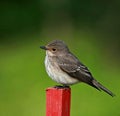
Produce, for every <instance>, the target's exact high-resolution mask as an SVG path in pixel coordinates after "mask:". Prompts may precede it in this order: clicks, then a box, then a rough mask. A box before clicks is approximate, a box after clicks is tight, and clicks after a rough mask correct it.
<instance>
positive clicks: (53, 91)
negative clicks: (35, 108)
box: [46, 87, 71, 116]
mask: <svg viewBox="0 0 120 116" xmlns="http://www.w3.org/2000/svg"><path fill="white" fill-rule="evenodd" d="M70 99H71V89H70V88H54V87H50V88H47V89H46V116H70Z"/></svg>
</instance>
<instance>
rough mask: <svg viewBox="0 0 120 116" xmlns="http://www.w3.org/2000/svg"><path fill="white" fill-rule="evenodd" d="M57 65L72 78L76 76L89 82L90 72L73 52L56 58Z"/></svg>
mask: <svg viewBox="0 0 120 116" xmlns="http://www.w3.org/2000/svg"><path fill="white" fill-rule="evenodd" d="M58 60H59V61H58V64H59V67H60V68H61V69H62V70H63V71H64V72H66V73H67V74H68V75H70V76H71V77H73V78H77V79H78V80H80V81H83V82H85V83H91V82H90V81H92V80H93V77H92V74H91V73H90V71H89V70H88V68H87V67H86V66H85V65H83V64H82V63H81V62H80V61H79V60H78V59H77V58H76V57H75V56H74V55H73V54H71V53H69V54H67V55H66V56H65V57H59V58H58Z"/></svg>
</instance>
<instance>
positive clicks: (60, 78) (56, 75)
mask: <svg viewBox="0 0 120 116" xmlns="http://www.w3.org/2000/svg"><path fill="white" fill-rule="evenodd" d="M48 54H49V56H52V54H51V52H49V51H46V57H45V67H46V71H47V73H48V75H49V76H50V77H51V78H52V79H53V80H54V81H56V82H57V83H60V84H64V85H72V84H75V83H78V82H79V80H77V79H75V78H73V77H70V76H69V75H68V74H67V73H66V72H64V71H62V70H61V69H60V67H59V66H58V65H57V63H56V62H53V60H52V61H50V59H49V57H48ZM53 65H54V66H53Z"/></svg>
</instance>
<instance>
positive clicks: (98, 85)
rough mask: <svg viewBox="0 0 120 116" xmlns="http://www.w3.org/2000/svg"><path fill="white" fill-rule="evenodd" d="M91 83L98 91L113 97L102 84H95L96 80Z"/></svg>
mask: <svg viewBox="0 0 120 116" xmlns="http://www.w3.org/2000/svg"><path fill="white" fill-rule="evenodd" d="M92 83H93V85H94V86H95V88H97V89H98V90H103V91H104V92H106V93H108V94H109V95H111V96H112V97H114V96H115V94H114V93H112V92H111V91H110V90H108V89H107V88H106V87H104V86H103V85H102V84H100V83H99V82H97V81H96V80H94V79H93V81H92Z"/></svg>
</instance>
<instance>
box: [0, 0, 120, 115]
mask: <svg viewBox="0 0 120 116" xmlns="http://www.w3.org/2000/svg"><path fill="white" fill-rule="evenodd" d="M54 39H61V40H63V41H65V42H66V43H67V45H68V46H69V48H70V50H71V51H72V52H73V53H74V54H75V55H76V56H77V57H78V58H79V59H80V60H81V61H82V62H83V63H84V64H85V65H87V66H88V67H89V68H90V71H91V72H92V74H93V75H94V77H95V78H96V79H97V80H98V81H100V82H101V83H102V84H103V85H105V86H106V87H107V88H109V89H110V90H111V91H113V92H114V93H115V94H116V97H114V98H112V97H111V96H109V95H107V94H106V93H104V92H99V91H96V89H94V88H92V87H90V86H87V85H85V84H77V85H73V86H72V87H71V88H72V103H71V116H120V111H119V109H120V61H119V59H120V1H119V0H114V1H108V0H104V1H103V0H102V1H95V0H34V1H33V0H21V1H20V0H17V1H15V0H11V1H7V0H1V1H0V116H45V89H46V88H47V87H50V86H54V85H56V83H55V82H53V81H52V80H51V79H50V78H49V77H48V75H47V74H46V72H45V67H44V57H45V52H44V51H42V50H41V49H40V48H39V46H40V45H45V44H47V43H48V42H50V41H51V40H54Z"/></svg>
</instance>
